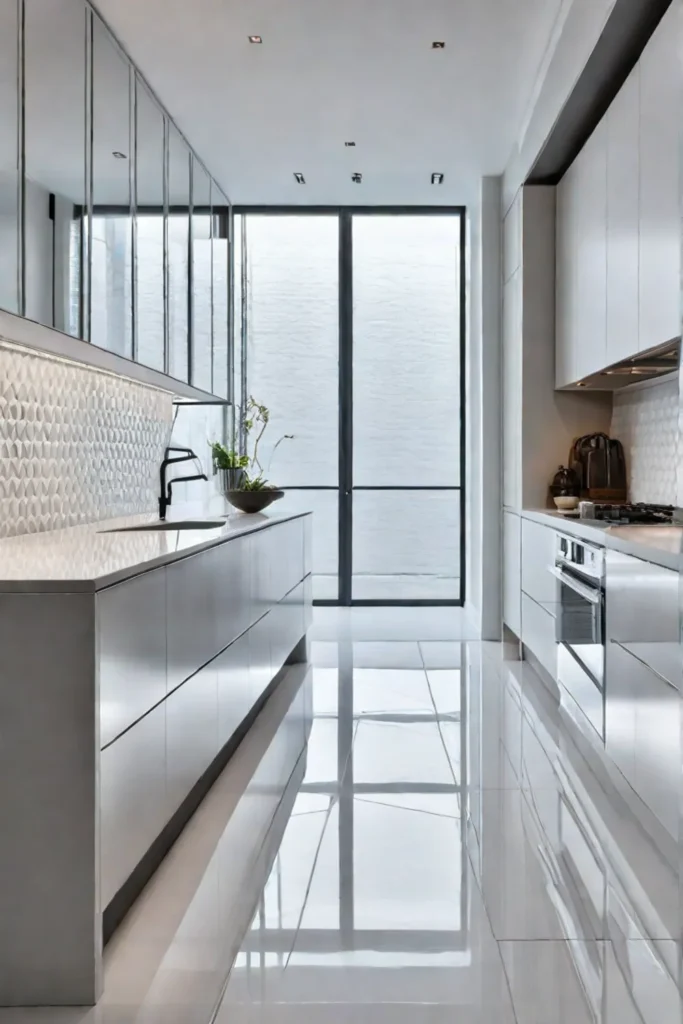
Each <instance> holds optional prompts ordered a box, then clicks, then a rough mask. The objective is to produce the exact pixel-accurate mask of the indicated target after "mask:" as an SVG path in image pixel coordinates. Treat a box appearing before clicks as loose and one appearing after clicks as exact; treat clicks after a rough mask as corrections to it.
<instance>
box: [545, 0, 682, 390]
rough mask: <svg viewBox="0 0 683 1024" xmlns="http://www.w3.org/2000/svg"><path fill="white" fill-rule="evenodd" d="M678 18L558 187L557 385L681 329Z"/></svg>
mask: <svg viewBox="0 0 683 1024" xmlns="http://www.w3.org/2000/svg"><path fill="white" fill-rule="evenodd" d="M679 18H680V12H679V8H678V5H672V6H671V7H670V8H669V10H668V12H667V14H666V15H665V16H664V18H663V19H662V21H661V23H660V25H659V26H658V28H657V30H656V32H655V33H654V35H653V36H652V39H651V40H650V42H649V43H648V45H647V46H646V48H645V50H644V51H643V55H642V57H641V59H640V62H639V64H638V65H637V66H636V68H635V69H634V70H633V72H632V73H631V75H630V76H629V78H628V79H627V80H626V82H625V84H624V85H623V87H622V88H621V90H620V92H619V94H618V96H617V97H616V98H615V100H614V102H613V103H612V105H611V106H610V108H609V110H608V111H607V114H606V115H605V117H604V118H603V119H602V121H601V123H600V124H599V125H598V127H597V128H596V130H595V131H594V132H593V134H592V135H591V137H590V138H589V140H588V142H587V143H586V145H585V146H584V148H583V149H582V151H581V152H580V153H579V155H578V157H577V158H576V160H575V161H574V163H573V164H572V166H571V167H570V168H569V170H568V171H567V173H566V174H565V175H564V177H563V178H562V181H561V182H560V184H559V186H558V190H557V264H556V267H557V270H556V273H557V288H556V383H557V386H558V387H563V386H566V385H568V384H574V383H576V382H577V381H580V380H581V379H582V378H583V377H587V376H589V375H590V374H593V373H596V372H597V371H599V370H602V369H605V368H606V367H607V366H610V365H611V364H613V363H615V362H619V361H620V360H622V359H626V358H628V357H629V356H633V355H636V354H637V353H638V352H639V351H640V352H642V351H644V350H646V349H649V348H653V347H654V346H655V345H662V344H664V342H666V341H669V340H670V339H671V338H674V337H678V336H679V335H680V333H681V328H680V320H681V315H680V304H681V303H680V290H681V288H680V267H681V258H680V245H681V242H680V199H679V181H678V167H679V154H678V147H679V134H680V132H679V117H680V113H679V111H680V109H681V106H682V104H681V103H680V102H679V98H681V95H682V92H683V90H681V87H680V81H681V75H680V66H679V59H678V55H677V52H676V42H677V39H678V32H677V28H678V25H677V21H678V19H679Z"/></svg>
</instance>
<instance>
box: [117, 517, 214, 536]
mask: <svg viewBox="0 0 683 1024" xmlns="http://www.w3.org/2000/svg"><path fill="white" fill-rule="evenodd" d="M221 526H225V520H218V521H215V522H214V521H213V520H208V519H196V520H195V519H182V520H179V521H178V522H176V523H161V522H159V523H145V524H144V526H120V527H119V528H118V529H117V530H102V531H101V532H102V533H147V532H149V531H150V530H218V529H219V528H220V527H221Z"/></svg>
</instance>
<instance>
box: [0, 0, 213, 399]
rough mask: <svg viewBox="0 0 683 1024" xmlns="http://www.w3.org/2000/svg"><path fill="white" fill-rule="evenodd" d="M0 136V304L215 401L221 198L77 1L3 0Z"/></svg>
mask: <svg viewBox="0 0 683 1024" xmlns="http://www.w3.org/2000/svg"><path fill="white" fill-rule="evenodd" d="M22 27H23V31H22ZM0 133H1V136H0V309H5V310H8V311H10V312H12V313H19V314H21V315H24V316H26V317H28V318H29V319H31V320H35V321H38V322H39V323H41V324H44V325H46V326H49V327H52V328H56V329H57V330H59V331H63V332H66V333H68V334H70V335H72V336H74V337H78V338H82V339H83V340H85V341H89V342H91V343H92V344H94V345H97V346H98V347H100V348H103V349H107V350H109V351H111V352H114V353H116V354H118V355H120V356H124V357H126V358H128V359H133V360H135V361H137V362H139V363H141V364H144V365H145V366H149V367H152V368H153V369H155V370H158V371H160V372H163V373H167V374H169V375H170V376H171V377H174V378H175V379H177V380H181V381H184V382H190V383H193V384H194V385H195V386H196V387H198V388H200V389H202V390H204V391H207V392H210V393H215V395H216V396H217V397H219V398H222V399H226V398H227V397H228V396H229V394H230V391H231V384H230V373H231V368H232V366H233V360H232V357H231V347H232V340H231V330H230V323H231V318H232V312H231V283H230V273H231V269H230V267H231V263H230V260H231V256H230V241H229V234H230V229H229V225H230V218H231V213H230V203H229V200H228V198H227V196H226V195H225V194H224V192H223V191H222V190H221V189H220V187H219V186H218V184H217V183H216V182H215V181H214V180H213V179H212V178H211V176H210V174H209V173H208V172H207V170H206V168H205V167H204V166H203V164H202V163H201V160H200V159H199V158H198V157H197V156H196V154H194V153H193V152H192V150H191V149H190V147H189V146H188V144H187V143H186V141H185V139H184V138H183V136H182V134H181V132H180V131H179V129H178V128H177V127H176V125H175V124H174V123H173V121H172V120H171V118H170V117H169V115H168V114H167V112H166V111H165V110H164V109H163V107H162V105H161V103H160V102H159V100H158V98H157V97H156V96H155V95H154V93H153V92H152V91H151V90H150V88H149V86H148V84H147V83H146V82H145V80H144V78H143V77H142V75H141V74H140V73H139V71H138V70H137V69H136V68H135V67H134V66H133V64H132V63H131V61H130V59H129V58H128V56H127V55H126V53H125V52H124V51H123V49H122V48H121V47H120V46H119V45H118V42H117V41H116V40H115V38H114V37H113V36H112V34H111V33H110V32H109V30H108V28H107V26H106V25H105V24H104V22H103V21H102V20H101V19H100V18H99V16H98V15H97V14H96V13H95V12H94V10H93V9H92V8H91V6H90V4H89V3H88V2H87V0H0Z"/></svg>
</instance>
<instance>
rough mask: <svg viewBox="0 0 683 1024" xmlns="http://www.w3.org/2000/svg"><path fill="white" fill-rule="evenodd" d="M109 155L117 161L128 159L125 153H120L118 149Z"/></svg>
mask: <svg viewBox="0 0 683 1024" xmlns="http://www.w3.org/2000/svg"><path fill="white" fill-rule="evenodd" d="M111 155H112V156H113V157H115V158H116V159H117V160H127V159H128V157H127V156H126V154H125V153H122V152H121V150H120V149H115V150H113V152H112V154H111Z"/></svg>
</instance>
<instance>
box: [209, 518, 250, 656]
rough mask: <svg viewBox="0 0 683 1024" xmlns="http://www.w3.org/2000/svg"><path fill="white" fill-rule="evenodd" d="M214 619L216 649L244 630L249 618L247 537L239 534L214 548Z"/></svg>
mask: <svg viewBox="0 0 683 1024" xmlns="http://www.w3.org/2000/svg"><path fill="white" fill-rule="evenodd" d="M213 554H214V559H215V571H214V572H213V573H212V578H213V581H214V583H215V587H216V591H215V604H214V608H215V616H216V618H215V623H216V637H215V641H214V647H215V649H216V650H217V651H220V650H222V649H223V648H224V647H227V645H228V644H229V643H232V641H233V640H234V639H235V638H236V637H238V636H239V635H240V634H241V633H243V632H244V631H245V629H247V628H248V627H249V626H250V625H251V621H252V601H251V569H250V565H249V555H250V547H249V538H248V537H238V538H235V540H231V541H229V542H228V543H227V544H223V545H221V547H219V548H215V549H214V552H213Z"/></svg>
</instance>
